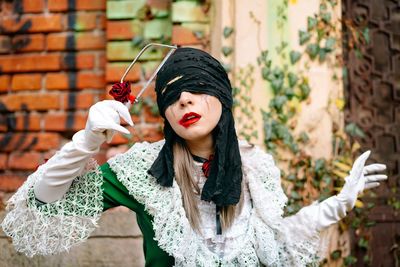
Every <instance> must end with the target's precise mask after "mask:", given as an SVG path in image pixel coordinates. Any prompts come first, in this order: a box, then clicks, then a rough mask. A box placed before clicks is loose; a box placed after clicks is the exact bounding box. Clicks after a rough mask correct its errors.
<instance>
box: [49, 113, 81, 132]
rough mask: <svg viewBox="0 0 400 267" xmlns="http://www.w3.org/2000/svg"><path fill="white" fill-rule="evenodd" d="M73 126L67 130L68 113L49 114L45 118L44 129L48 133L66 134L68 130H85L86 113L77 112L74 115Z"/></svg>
mask: <svg viewBox="0 0 400 267" xmlns="http://www.w3.org/2000/svg"><path fill="white" fill-rule="evenodd" d="M72 117H73V126H72V128H70V129H67V114H66V113H49V114H47V115H46V116H45V118H44V128H45V130H46V131H54V132H64V131H66V130H70V131H71V130H72V131H79V130H82V129H84V128H85V125H86V118H87V114H86V113H78V112H75V113H74V114H72Z"/></svg>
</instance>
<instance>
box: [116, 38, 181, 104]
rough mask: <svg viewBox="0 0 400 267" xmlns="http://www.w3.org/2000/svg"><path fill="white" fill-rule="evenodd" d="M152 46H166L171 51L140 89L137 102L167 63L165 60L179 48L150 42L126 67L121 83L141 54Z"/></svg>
mask: <svg viewBox="0 0 400 267" xmlns="http://www.w3.org/2000/svg"><path fill="white" fill-rule="evenodd" d="M152 46H158V47H165V48H169V49H170V51H169V52H168V53H167V55H166V56H165V57H164V59H163V60H162V61H161V63H160V65H158V67H157V69H156V70H155V71H154V72H153V74H152V75H151V76H150V78H149V79H148V80H147V81H146V83H145V85H144V86H143V87H142V89H141V90H140V92H139V93H138V94H137V95H136V99H135V102H138V101H139V98H140V97H141V95H142V94H143V93H144V91H145V90H146V89H147V88H148V86H149V85H150V83H151V82H152V81H153V80H154V78H155V77H156V75H157V73H158V71H159V70H160V69H161V67H162V66H163V65H164V64H165V62H166V61H167V59H168V58H169V57H170V56H171V55H172V53H173V52H174V51H175V50H176V49H177V48H178V47H177V46H175V45H166V44H158V43H150V44H148V45H146V46H145V47H143V48H142V50H140V52H139V54H137V56H136V57H135V59H134V60H133V61H132V63H131V64H130V65H129V66H128V68H127V69H126V71H125V73H124V75H122V78H121V83H123V82H124V79H125V78H126V75H128V73H129V71H130V70H131V69H132V67H133V65H135V63H136V61H137V60H138V59H139V58H140V56H141V55H142V54H143V53H144V52H145V51H146V50H147V49H148V48H149V47H152Z"/></svg>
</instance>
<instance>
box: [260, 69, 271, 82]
mask: <svg viewBox="0 0 400 267" xmlns="http://www.w3.org/2000/svg"><path fill="white" fill-rule="evenodd" d="M270 73H271V69H270V68H267V67H263V68H262V69H261V74H262V77H263V79H264V80H267V81H268V80H269V77H270V76H269V75H270Z"/></svg>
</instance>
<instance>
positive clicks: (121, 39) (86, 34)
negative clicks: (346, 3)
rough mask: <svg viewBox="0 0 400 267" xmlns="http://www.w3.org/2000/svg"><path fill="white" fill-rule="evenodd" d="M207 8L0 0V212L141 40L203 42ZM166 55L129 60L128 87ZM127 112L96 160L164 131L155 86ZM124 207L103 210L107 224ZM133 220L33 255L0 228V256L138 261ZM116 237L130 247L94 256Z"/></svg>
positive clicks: (10, 262)
mask: <svg viewBox="0 0 400 267" xmlns="http://www.w3.org/2000/svg"><path fill="white" fill-rule="evenodd" d="M209 7H210V4H209V1H193V0H188V1H177V2H173V1H170V0H115V1H106V0H23V1H22V0H21V1H16V0H14V1H12V0H3V1H0V8H1V10H0V221H1V218H2V217H3V216H4V211H2V209H4V201H5V200H6V199H7V198H8V197H9V196H10V195H11V193H12V192H14V191H15V190H16V189H17V188H18V187H19V186H20V185H21V184H22V183H23V182H24V181H25V179H26V177H27V176H28V175H29V174H30V173H32V172H33V171H34V170H35V169H36V167H37V166H38V165H39V164H42V163H43V162H44V161H45V159H46V158H49V157H51V155H53V154H54V153H55V151H56V150H57V149H58V148H59V147H60V146H61V145H63V144H64V143H65V142H68V141H69V140H70V138H71V136H72V135H73V134H74V133H75V132H76V131H78V130H80V129H82V128H84V126H85V122H86V116H87V110H88V108H89V107H90V106H91V105H93V104H94V103H96V102H97V101H100V100H102V99H107V98H109V96H108V94H107V92H108V90H109V88H110V87H111V85H112V84H113V83H114V82H117V81H119V80H120V78H121V76H122V74H123V73H124V71H125V68H126V67H127V66H128V64H129V63H130V61H131V60H132V59H133V58H134V57H135V55H136V54H137V52H138V51H139V50H140V49H141V47H142V46H143V45H144V44H145V43H146V42H149V41H154V42H165V43H174V44H178V45H190V46H196V47H199V48H202V49H208V48H209V37H208V36H209V31H210V26H209V16H208V13H210V12H209ZM164 52H165V51H164ZM162 58H163V51H162V50H156V51H150V53H147V54H145V55H144V56H143V58H142V59H141V61H140V62H139V63H138V64H137V65H135V67H134V68H133V69H132V70H131V72H130V74H129V75H128V77H127V80H129V81H131V82H132V85H133V90H134V93H137V92H138V91H139V90H140V88H141V86H142V84H143V83H144V81H145V80H146V79H147V78H148V77H149V75H150V74H151V73H152V71H153V70H154V69H155V68H156V67H157V66H158V64H159V63H160V60H161V59H162ZM152 86H153V87H154V84H153V85H152ZM132 118H133V121H134V122H135V123H136V125H135V127H134V128H130V130H131V132H132V138H131V139H129V138H125V137H124V136H122V135H116V136H115V138H114V139H113V141H112V143H111V144H110V145H106V144H105V145H104V146H103V147H102V151H101V153H99V155H98V156H97V159H98V161H99V162H100V163H102V162H104V161H105V160H106V159H107V158H108V157H110V156H112V155H114V154H115V153H120V152H123V151H125V150H126V149H127V148H128V147H129V145H130V144H131V143H132V142H137V141H143V140H146V141H156V140H159V139H161V138H162V132H161V130H162V120H161V119H160V117H159V116H158V115H157V110H156V108H155V94H154V92H153V90H152V89H151V88H149V89H148V90H147V91H146V93H145V95H144V96H143V101H142V103H141V104H140V105H136V106H134V108H133V109H132ZM2 198H3V199H2ZM121 216H122V217H121ZM124 216H125V215H123V214H122V215H118V216H115V215H114V216H112V217H113V219H111V218H110V219H107V216H105V219H102V220H103V224H106V225H107V220H111V221H112V220H115V218H123V217H124ZM109 217H110V216H109ZM133 225H135V224H133ZM133 225H131V226H130V227H127V229H128V228H129V229H130V230H126V231H125V230H123V229H122V230H121V231H120V232H118V233H114V232H113V231H112V227H111V228H107V227H104V228H102V230H100V232H98V233H95V234H94V238H93V239H91V241H90V242H88V244H85V245H82V246H80V247H79V249H78V250H75V252H74V253H71V254H69V255H61V256H60V257H58V256H55V257H50V258H37V259H36V260H34V261H33V262H31V261H29V260H27V259H26V258H24V257H20V256H17V254H15V250H14V249H13V248H12V247H11V245H10V243H9V242H8V241H7V239H6V237H5V236H4V233H2V232H1V231H0V251H1V252H0V258H1V259H2V262H3V263H4V264H5V266H28V265H30V266H55V265H58V266H61V265H63V264H67V265H71V264H72V265H74V266H78V265H80V263H82V262H84V263H85V264H88V263H90V262H92V263H95V264H94V265H93V264H89V265H91V266H95V265H96V264H97V265H99V264H100V265H107V266H135V264H136V266H142V265H143V263H142V260H141V258H140V257H139V258H137V257H138V255H139V256H140V255H141V251H142V249H141V241H140V235H139V234H138V233H137V232H138V230H137V226H135V228H134V229H136V230H135V232H134V233H132V227H133ZM110 233H111V234H110ZM138 235H139V237H138ZM114 236H115V237H117V238H114ZM104 238H106V239H107V242H106V244H105V245H104V244H103V243H101V241H100V240H102V239H104ZM113 242H114V243H115V244H116V245H118V246H119V247H126V248H129V251H128V252H127V251H126V250H123V251H118V252H115V253H116V254H115V255H116V258H118V261H115V262H112V261H110V259H106V261H105V262H103V263H99V262H100V261H99V255H100V254H101V253H100V254H99V253H98V254H99V255H97V254H96V253H93V248H94V247H95V248H96V251H97V250H98V249H99V251H102V250H101V249H102V247H103V246H104V247H106V246H107V244H113ZM102 244H103V245H102ZM124 244H125V245H124ZM132 244H136V245H135V246H136V247H133V248H132ZM77 251H78V252H77ZM105 251H106V250H105ZM118 253H122V254H121V255H120V256H118V255H119V254H118ZM117 254H118V255H117ZM100 256H101V255H100ZM133 259H136V260H133ZM107 260H108V261H107ZM135 262H136V263H135ZM31 264H33V265H31ZM132 264H133V265H132Z"/></svg>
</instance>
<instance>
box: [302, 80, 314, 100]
mask: <svg viewBox="0 0 400 267" xmlns="http://www.w3.org/2000/svg"><path fill="white" fill-rule="evenodd" d="M299 87H300V90H301V94H302V96H301V99H303V100H304V99H307V97H308V95H309V94H310V91H311V88H310V86H308V84H307V83H302V84H300V86H299Z"/></svg>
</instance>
